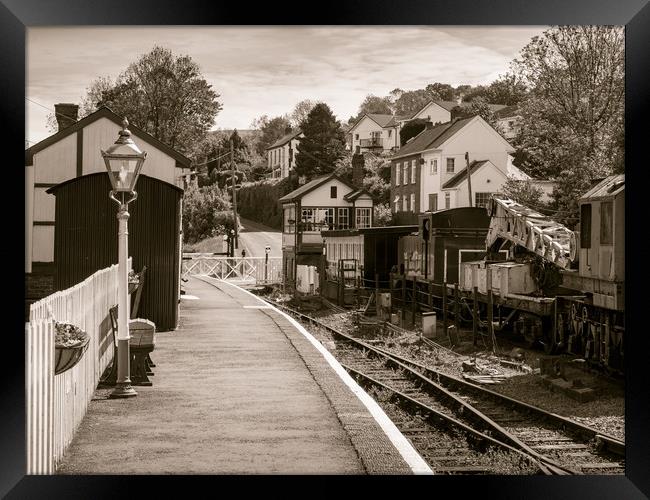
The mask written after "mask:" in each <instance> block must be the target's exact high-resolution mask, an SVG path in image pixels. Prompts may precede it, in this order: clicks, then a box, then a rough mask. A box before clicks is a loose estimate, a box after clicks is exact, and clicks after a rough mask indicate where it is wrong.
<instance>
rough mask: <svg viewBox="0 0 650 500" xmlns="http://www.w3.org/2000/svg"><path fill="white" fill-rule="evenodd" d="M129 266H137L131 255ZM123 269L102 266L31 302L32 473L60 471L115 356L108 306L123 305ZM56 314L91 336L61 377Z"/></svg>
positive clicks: (29, 443) (29, 462) (28, 384)
mask: <svg viewBox="0 0 650 500" xmlns="http://www.w3.org/2000/svg"><path fill="white" fill-rule="evenodd" d="M128 265H129V269H131V259H129V264H128ZM117 271H118V266H117V265H114V266H111V267H109V268H106V269H102V270H101V271H98V272H96V273H95V274H93V275H92V276H90V277H88V278H87V279H85V280H84V281H82V282H81V283H78V284H77V285H75V286H73V287H72V288H68V289H67V290H63V291H60V292H57V293H55V294H53V295H49V296H48V297H45V298H44V299H42V300H40V301H38V302H35V303H34V304H32V305H31V307H30V312H29V323H26V325H25V337H26V338H25V340H26V350H25V356H26V357H25V370H26V374H25V375H26V387H25V390H26V403H27V443H26V444H27V474H53V473H54V471H55V469H56V466H57V464H58V463H59V461H60V460H61V458H62V457H63V453H64V452H65V450H66V448H67V447H68V445H69V444H70V442H71V441H72V438H73V436H74V433H75V431H76V430H77V428H78V426H79V424H80V423H81V420H82V419H83V417H84V415H85V414H86V410H87V408H88V403H89V402H90V400H91V399H92V397H93V393H94V391H95V388H96V387H97V383H98V382H99V378H100V377H101V375H102V373H103V372H104V370H105V369H106V368H107V367H108V365H109V364H110V363H111V362H112V360H113V342H112V337H111V336H110V335H108V333H109V332H110V322H109V319H108V311H109V309H110V307H112V306H113V305H115V304H117V299H118V297H117V294H118V273H117ZM54 319H56V320H57V321H66V322H69V323H73V324H75V325H77V326H79V327H80V328H81V329H82V330H85V331H86V332H87V333H88V335H89V336H90V342H89V345H88V349H87V350H86V352H85V354H84V355H83V357H82V358H81V360H80V361H79V363H78V364H77V365H76V366H75V367H74V368H72V369H70V370H68V371H65V372H63V373H61V374H59V375H56V376H55V375H54V363H55V358H54V353H55V349H54V335H55V333H54Z"/></svg>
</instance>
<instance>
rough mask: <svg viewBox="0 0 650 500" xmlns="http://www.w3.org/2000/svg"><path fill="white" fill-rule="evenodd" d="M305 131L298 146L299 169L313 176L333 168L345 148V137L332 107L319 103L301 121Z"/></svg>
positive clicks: (298, 170) (328, 171)
mask: <svg viewBox="0 0 650 500" xmlns="http://www.w3.org/2000/svg"><path fill="white" fill-rule="evenodd" d="M302 132H303V134H304V135H305V136H304V137H303V138H302V139H301V140H300V142H299V143H298V146H297V150H298V152H297V154H296V173H297V174H298V175H299V176H306V177H307V179H311V178H313V177H316V176H318V175H322V174H329V173H331V172H333V171H334V168H335V163H336V161H337V160H338V159H339V158H341V157H342V156H343V154H344V150H345V137H344V134H343V131H342V130H341V127H340V125H339V123H338V122H337V121H336V118H335V116H334V114H333V113H332V110H331V109H330V108H329V106H328V105H327V104H324V103H319V104H317V105H316V106H314V109H312V110H311V112H310V113H309V115H307V119H306V120H305V121H304V122H303V124H302Z"/></svg>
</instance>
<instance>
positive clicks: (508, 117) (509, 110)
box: [494, 106, 522, 140]
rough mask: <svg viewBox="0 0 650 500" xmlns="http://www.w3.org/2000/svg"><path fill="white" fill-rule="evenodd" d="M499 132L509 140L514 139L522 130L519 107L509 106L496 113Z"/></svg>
mask: <svg viewBox="0 0 650 500" xmlns="http://www.w3.org/2000/svg"><path fill="white" fill-rule="evenodd" d="M494 117H495V118H496V121H497V127H496V128H497V130H498V131H499V133H500V134H501V135H502V136H503V137H505V138H506V139H507V140H511V139H514V138H515V137H516V136H517V134H518V133H519V131H520V130H521V119H522V118H521V115H520V114H519V108H518V107H517V106H507V107H505V108H503V109H500V110H498V111H496V112H495V113H494Z"/></svg>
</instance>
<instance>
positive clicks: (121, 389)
mask: <svg viewBox="0 0 650 500" xmlns="http://www.w3.org/2000/svg"><path fill="white" fill-rule="evenodd" d="M137 395H138V393H137V392H135V389H134V388H133V387H131V383H130V382H129V383H126V382H118V383H117V384H116V385H115V389H113V392H111V394H110V396H108V397H109V399H124V398H133V397H135V396H137Z"/></svg>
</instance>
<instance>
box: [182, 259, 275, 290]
mask: <svg viewBox="0 0 650 500" xmlns="http://www.w3.org/2000/svg"><path fill="white" fill-rule="evenodd" d="M194 275H214V276H215V277H217V278H219V279H222V280H234V281H249V282H251V283H253V282H254V283H256V284H272V283H281V282H282V258H281V257H269V259H268V260H266V258H265V257H197V258H189V259H187V258H184V259H183V264H182V271H181V276H182V277H183V278H187V277H188V276H194Z"/></svg>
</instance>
